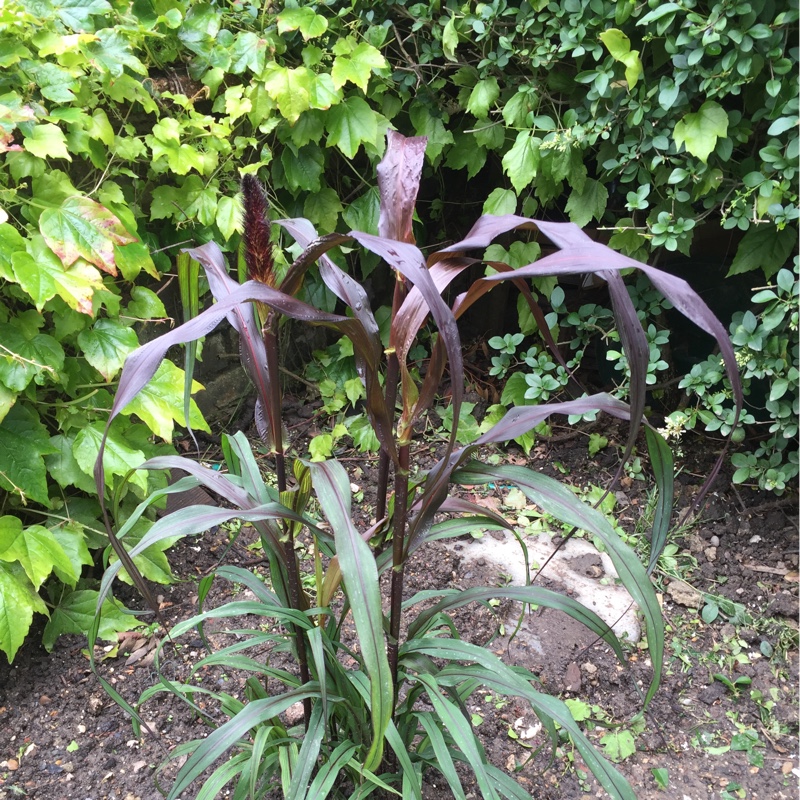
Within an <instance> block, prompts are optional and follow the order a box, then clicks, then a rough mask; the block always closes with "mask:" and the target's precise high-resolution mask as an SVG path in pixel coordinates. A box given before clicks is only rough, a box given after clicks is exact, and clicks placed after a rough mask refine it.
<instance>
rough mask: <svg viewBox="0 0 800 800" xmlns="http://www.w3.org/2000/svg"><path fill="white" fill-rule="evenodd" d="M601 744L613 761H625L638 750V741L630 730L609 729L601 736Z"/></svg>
mask: <svg viewBox="0 0 800 800" xmlns="http://www.w3.org/2000/svg"><path fill="white" fill-rule="evenodd" d="M600 744H601V745H602V747H603V749H604V750H605V751H606V755H608V757H609V758H610V759H611V760H612V761H616V762H619V761H624V760H625V759H626V758H628V757H629V756H632V755H633V754H634V753H635V752H636V741H635V740H634V738H633V734H632V733H631V732H630V731H625V730H614V731H609V732H608V733H607V734H606V735H605V736H603V737H601V739H600Z"/></svg>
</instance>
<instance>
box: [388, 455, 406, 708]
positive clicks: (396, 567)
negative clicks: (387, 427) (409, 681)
mask: <svg viewBox="0 0 800 800" xmlns="http://www.w3.org/2000/svg"><path fill="white" fill-rule="evenodd" d="M410 449H411V448H410V445H407V444H406V445H403V446H402V447H401V448H400V451H399V453H398V456H399V459H400V468H399V469H398V470H397V472H396V474H395V478H394V525H393V529H392V587H391V595H390V616H389V648H388V656H389V669H390V670H391V673H392V681H393V685H394V691H395V702H397V651H398V648H399V646H400V618H401V616H402V611H403V576H404V573H405V558H404V551H405V538H406V514H407V513H408V461H409V451H410Z"/></svg>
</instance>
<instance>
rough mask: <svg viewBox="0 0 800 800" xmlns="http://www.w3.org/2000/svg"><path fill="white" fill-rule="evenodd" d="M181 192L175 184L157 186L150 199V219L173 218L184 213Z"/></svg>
mask: <svg viewBox="0 0 800 800" xmlns="http://www.w3.org/2000/svg"><path fill="white" fill-rule="evenodd" d="M181 199H182V196H181V192H180V190H179V189H176V188H175V187H174V186H157V187H156V188H155V189H154V190H153V199H152V200H151V201H150V219H151V220H158V219H172V218H173V217H176V216H180V217H181V218H183V216H184V213H183V211H182V209H181Z"/></svg>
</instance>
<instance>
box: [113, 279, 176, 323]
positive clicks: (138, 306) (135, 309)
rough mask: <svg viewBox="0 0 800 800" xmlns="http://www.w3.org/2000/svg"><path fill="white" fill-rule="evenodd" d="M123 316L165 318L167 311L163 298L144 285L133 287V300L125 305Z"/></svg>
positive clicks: (147, 318) (138, 318)
mask: <svg viewBox="0 0 800 800" xmlns="http://www.w3.org/2000/svg"><path fill="white" fill-rule="evenodd" d="M121 316H124V317H127V318H128V319H129V321H130V320H136V321H140V320H150V319H154V320H163V319H166V316H167V311H166V309H165V308H164V304H163V303H162V302H161V298H160V297H159V296H158V295H157V294H156V293H155V292H154V291H153V290H152V289H147V288H146V287H144V286H134V287H133V288H132V289H131V301H130V303H128V305H127V306H125V309H124V311H123V313H122V314H121Z"/></svg>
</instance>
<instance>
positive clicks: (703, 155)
mask: <svg viewBox="0 0 800 800" xmlns="http://www.w3.org/2000/svg"><path fill="white" fill-rule="evenodd" d="M727 135H728V115H727V114H726V113H725V109H724V108H722V106H721V105H719V103H715V102H714V101H713V100H707V101H706V102H705V103H703V105H702V106H700V110H699V111H697V112H696V113H692V114H686V115H685V116H684V118H683V119H682V120H680V122H678V123H677V124H676V125H675V130H674V132H673V134H672V138H673V139H674V140H675V144H676V146H677V147H680V146H681V145H682V144H683V145H686V149H687V150H688V151H689V152H690V153H691V154H692V155H693V156H697V157H698V158H699V159H700V160H701V161H702V162H703V163H704V164H705V163H706V162H707V161H708V157H709V156H710V155H711V153H713V152H714V148H715V147H716V146H717V139H724V138H725V137H726V136H727Z"/></svg>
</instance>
